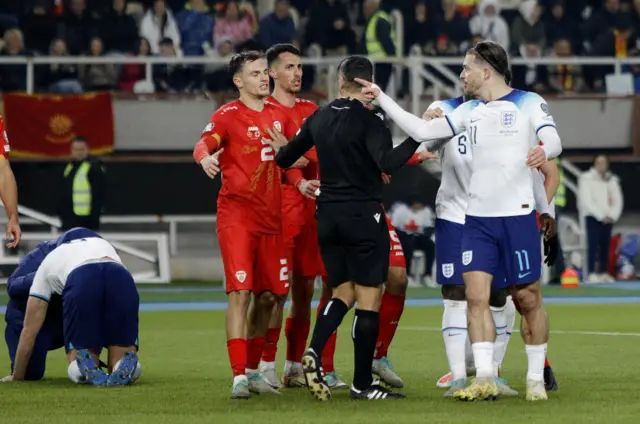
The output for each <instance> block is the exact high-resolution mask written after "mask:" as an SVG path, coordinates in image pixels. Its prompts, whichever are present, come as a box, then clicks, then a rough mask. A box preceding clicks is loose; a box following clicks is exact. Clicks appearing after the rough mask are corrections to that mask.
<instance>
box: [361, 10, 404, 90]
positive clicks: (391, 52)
mask: <svg viewBox="0 0 640 424" xmlns="http://www.w3.org/2000/svg"><path fill="white" fill-rule="evenodd" d="M362 12H363V14H364V17H365V19H366V20H367V23H366V25H365V30H364V34H363V40H362V45H363V46H364V51H365V52H366V53H367V55H368V56H369V58H370V59H373V60H374V61H375V59H384V58H386V57H393V56H395V55H396V34H395V29H394V28H393V26H392V24H391V18H390V17H389V15H387V14H386V13H385V12H383V11H382V10H380V0H365V1H364V3H363V5H362ZM391 70H392V65H391V63H376V64H375V71H374V72H375V76H376V83H377V84H378V85H379V86H380V88H381V89H382V90H385V89H386V88H387V84H388V83H389V79H390V78H391Z"/></svg>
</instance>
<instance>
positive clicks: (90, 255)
mask: <svg viewBox="0 0 640 424" xmlns="http://www.w3.org/2000/svg"><path fill="white" fill-rule="evenodd" d="M103 258H111V259H112V260H114V261H116V262H118V263H120V264H122V260H121V259H120V256H119V255H118V253H116V250H115V249H114V248H113V246H112V245H111V244H110V243H109V242H108V241H106V240H104V239H102V238H100V237H91V238H82V239H77V240H73V241H71V242H69V243H64V244H62V245H60V246H58V247H56V248H55V249H54V250H53V251H52V252H51V253H49V254H48V255H47V257H46V258H44V261H42V264H40V267H39V268H38V271H37V272H36V275H35V277H34V278H33V284H32V285H31V290H30V291H29V295H30V296H34V297H38V298H40V299H43V300H46V301H49V299H50V298H51V295H52V294H62V290H63V289H64V286H65V285H66V284H67V277H68V276H69V274H71V271H73V270H74V269H76V268H78V267H79V266H81V265H84V264H86V263H90V262H92V261H94V262H100V261H101V260H102V259H103Z"/></svg>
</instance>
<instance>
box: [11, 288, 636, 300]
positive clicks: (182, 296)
mask: <svg viewBox="0 0 640 424" xmlns="http://www.w3.org/2000/svg"><path fill="white" fill-rule="evenodd" d="M138 287H139V288H140V289H141V292H140V301H142V302H147V303H151V302H215V301H226V300H227V296H226V294H225V293H224V292H222V291H215V292H212V291H205V290H203V291H192V292H182V293H181V292H174V293H153V292H148V291H146V290H149V289H151V290H154V289H159V288H160V289H169V288H172V289H173V288H177V289H179V288H185V287H189V288H194V289H196V290H198V289H199V288H201V287H202V288H205V289H211V288H216V289H221V286H220V285H217V284H212V283H209V284H208V285H200V286H193V285H190V284H187V283H183V284H178V285H176V284H173V283H172V284H165V285H163V286H160V285H153V286H151V285H149V286H147V285H139V286H138ZM543 290H544V296H545V297H574V296H579V297H621V296H640V284H638V290H620V289H613V288H607V287H588V286H587V287H580V288H577V289H564V288H562V287H557V286H547V287H544V289H543ZM440 296H441V295H440V290H438V289H427V288H411V289H408V291H407V297H408V298H413V299H436V298H440ZM7 301H8V297H7V295H6V292H0V305H6V303H7Z"/></svg>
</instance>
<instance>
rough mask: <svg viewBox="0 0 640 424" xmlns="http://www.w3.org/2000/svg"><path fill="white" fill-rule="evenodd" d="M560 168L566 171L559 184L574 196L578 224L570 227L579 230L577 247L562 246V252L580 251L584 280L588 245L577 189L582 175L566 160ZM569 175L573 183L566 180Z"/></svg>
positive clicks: (561, 163) (587, 272) (584, 220)
mask: <svg viewBox="0 0 640 424" xmlns="http://www.w3.org/2000/svg"><path fill="white" fill-rule="evenodd" d="M560 166H562V168H563V169H564V170H565V171H566V172H565V173H564V178H563V180H562V182H561V184H564V186H565V187H566V188H567V189H569V190H570V191H571V192H572V193H573V194H574V196H575V197H576V209H577V210H578V222H577V223H575V222H572V223H571V224H570V227H571V228H573V229H579V233H578V237H579V241H578V245H577V246H563V250H565V251H567V252H572V251H580V252H581V253H582V275H583V276H584V277H585V278H586V276H587V275H588V274H589V265H588V263H589V261H588V260H587V257H588V253H589V252H588V243H587V223H586V219H585V216H584V214H583V213H582V212H581V209H582V208H581V207H580V201H581V199H580V192H579V189H578V182H579V180H580V175H582V171H581V170H580V169H579V168H578V167H577V166H575V165H574V164H573V163H571V162H570V161H568V160H566V159H561V160H560ZM569 175H571V177H572V178H573V179H575V181H572V180H571V179H569V178H567V177H568V176H569ZM563 219H565V220H568V219H569V218H568V217H566V216H565V217H563Z"/></svg>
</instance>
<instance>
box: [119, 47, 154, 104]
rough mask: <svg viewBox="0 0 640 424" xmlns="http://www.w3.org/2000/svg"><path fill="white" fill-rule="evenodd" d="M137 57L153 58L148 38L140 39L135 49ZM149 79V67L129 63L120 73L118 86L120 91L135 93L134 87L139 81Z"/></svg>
mask: <svg viewBox="0 0 640 424" xmlns="http://www.w3.org/2000/svg"><path fill="white" fill-rule="evenodd" d="M135 56H138V57H148V56H151V46H150V45H149V41H147V39H146V38H140V39H139V40H138V43H137V47H136V49H135ZM146 78H147V66H146V65H144V64H138V63H127V64H125V65H123V66H122V70H121V71H120V79H119V81H118V86H119V87H120V90H122V91H126V92H128V93H132V92H133V87H134V86H135V85H136V83H137V82H138V81H142V80H145V79H146Z"/></svg>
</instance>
